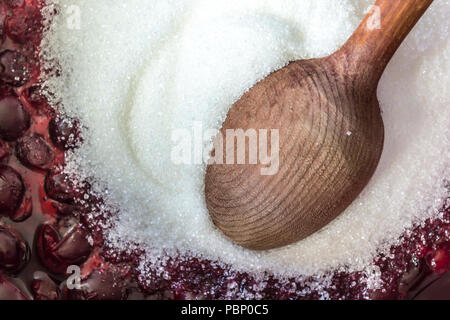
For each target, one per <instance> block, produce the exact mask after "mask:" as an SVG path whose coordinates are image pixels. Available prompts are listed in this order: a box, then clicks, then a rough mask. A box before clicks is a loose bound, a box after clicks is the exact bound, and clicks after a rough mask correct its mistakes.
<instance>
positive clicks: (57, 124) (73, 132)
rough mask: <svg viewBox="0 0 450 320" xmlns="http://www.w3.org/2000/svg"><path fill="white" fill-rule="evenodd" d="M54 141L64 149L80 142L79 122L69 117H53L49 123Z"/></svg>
mask: <svg viewBox="0 0 450 320" xmlns="http://www.w3.org/2000/svg"><path fill="white" fill-rule="evenodd" d="M49 131H50V137H51V139H52V141H53V143H54V144H55V145H56V146H57V147H59V148H61V149H63V150H67V149H71V148H74V147H76V145H77V144H78V143H79V142H80V138H79V137H80V131H79V122H78V121H77V120H74V119H68V118H53V119H52V120H51V121H50V123H49Z"/></svg>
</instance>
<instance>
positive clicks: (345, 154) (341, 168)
mask: <svg viewBox="0 0 450 320" xmlns="http://www.w3.org/2000/svg"><path fill="white" fill-rule="evenodd" d="M431 3H432V0H403V1H397V0H378V1H377V2H376V4H375V6H374V7H373V8H372V10H371V12H370V13H369V14H368V15H367V16H366V17H365V19H364V20H363V22H362V23H361V25H360V26H359V27H358V29H357V30H356V31H355V33H354V34H353V35H352V37H351V38H350V39H349V40H348V41H347V42H346V44H345V45H344V46H343V47H342V48H341V49H339V50H338V51H337V52H335V53H334V54H332V55H330V56H328V57H325V58H320V59H309V60H299V61H294V62H291V63H290V64H288V65H287V66H286V67H284V68H282V69H280V70H278V71H276V72H274V73H272V74H270V75H269V76H268V77H266V78H265V79H263V80H262V81H261V82H259V83H258V84H256V85H255V86H254V87H253V88H251V89H250V90H249V91H248V92H247V93H245V94H244V95H243V97H242V98H241V99H240V100H239V101H237V102H236V103H235V104H234V105H233V106H232V107H231V109H230V111H229V113H228V115H227V118H226V120H225V122H224V123H223V127H222V129H221V136H222V137H223V136H225V135H226V132H227V130H229V129H232V130H237V129H242V130H243V132H246V131H247V130H249V129H250V130H252V129H253V130H256V131H257V132H260V131H259V130H260V129H261V130H268V131H270V130H274V129H275V130H277V132H278V134H279V142H278V143H277V144H271V143H269V145H268V149H269V150H272V148H276V149H278V150H275V151H276V154H277V155H278V158H277V160H278V163H279V169H278V171H277V172H276V173H275V174H273V175H262V174H261V169H262V168H264V167H265V165H263V164H261V163H259V164H210V165H208V167H207V172H206V177H205V196H206V204H207V208H208V210H209V213H210V215H211V219H212V221H213V222H214V224H215V225H216V226H217V228H218V229H220V230H221V231H222V233H223V234H224V235H225V236H226V237H228V238H229V239H230V240H232V241H233V242H235V243H236V244H238V245H241V246H243V247H245V248H248V249H252V250H267V249H273V248H277V247H281V246H285V245H288V244H291V243H293V242H296V241H299V240H301V239H304V238H306V237H308V236H309V235H311V234H313V233H314V232H316V231H318V230H320V229H321V228H323V227H324V226H325V225H327V224H328V223H329V222H331V221H332V220H333V219H335V218H336V217H337V216H338V215H339V214H340V213H342V211H344V210H345V209H346V208H347V207H348V206H349V205H350V204H351V203H352V202H353V201H354V199H355V198H356V197H357V196H358V195H359V194H360V192H361V191H362V190H363V189H364V187H365V186H366V185H367V184H368V182H369V181H370V178H371V177H372V175H373V173H374V172H375V170H376V167H377V164H378V162H379V159H380V157H381V153H382V149H383V141H384V128H383V121H382V117H381V112H380V108H379V103H378V100H377V95H376V93H377V86H378V82H379V79H380V77H381V75H382V74H383V72H384V70H385V68H386V66H387V64H388V62H389V61H390V59H391V58H392V56H393V55H394V53H395V51H396V50H397V48H398V47H399V46H400V44H401V43H402V41H403V40H404V38H405V37H406V36H407V34H408V33H409V32H410V30H411V29H412V28H413V26H414V25H415V24H416V22H417V21H418V20H419V19H420V17H421V16H422V15H423V13H424V12H425V11H426V9H427V8H428V7H429V6H430V5H431ZM374 16H375V18H374ZM374 19H375V22H377V21H378V22H379V23H380V24H379V25H378V26H377V24H376V23H375V24H374ZM267 140H268V141H272V140H271V139H270V138H269V139H267ZM272 151H273V150H272ZM236 152H237V145H236V144H234V143H233V145H232V146H228V145H227V146H226V147H225V150H224V153H225V155H228V154H229V153H232V154H233V155H234V154H236ZM246 159H249V149H248V148H247V149H246ZM361 214H363V213H361ZM349 232H351V230H349Z"/></svg>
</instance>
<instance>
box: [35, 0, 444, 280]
mask: <svg viewBox="0 0 450 320" xmlns="http://www.w3.org/2000/svg"><path fill="white" fill-rule="evenodd" d="M49 4H51V5H50V7H48V8H47V9H45V12H46V14H47V15H48V18H49V21H48V31H47V33H46V36H45V39H44V41H43V43H42V47H43V49H42V50H43V60H44V63H47V64H49V65H54V61H58V63H59V65H60V67H61V75H60V76H58V77H53V76H49V77H48V78H47V79H46V85H47V86H48V88H49V89H50V90H51V91H52V92H53V95H54V99H55V103H58V104H59V105H60V106H62V108H63V109H64V110H65V112H66V113H68V114H69V115H71V116H76V117H78V118H80V119H81V121H82V123H83V124H84V125H85V126H86V127H87V129H86V130H85V131H84V139H85V143H84V144H83V146H82V147H81V148H80V149H78V150H76V151H75V152H74V153H72V154H69V155H68V170H74V171H77V172H78V173H82V174H84V175H86V176H88V177H91V176H93V177H95V178H96V186H97V188H98V190H104V189H105V188H107V193H106V192H105V193H104V195H103V196H104V197H106V199H107V203H108V206H110V207H113V208H116V209H118V210H119V213H118V215H117V221H114V227H113V228H112V229H111V230H109V233H108V235H109V239H110V242H111V244H112V245H113V246H116V247H118V248H127V246H128V243H139V244H141V245H143V246H146V247H148V248H152V249H153V250H149V252H160V251H162V250H164V251H165V252H168V253H169V254H171V253H173V254H175V253H176V252H179V253H181V254H186V255H193V256H201V257H204V258H207V259H211V260H218V261H220V262H222V263H225V264H229V265H232V266H233V267H234V268H235V269H236V270H245V271H250V272H252V271H255V272H257V271H263V270H264V271H269V272H272V273H275V274H283V275H297V274H303V275H312V274H320V273H324V272H326V271H328V270H330V269H334V268H338V267H342V266H347V267H348V268H349V269H350V270H361V269H363V268H364V267H366V266H367V265H369V264H370V262H371V260H372V258H373V257H374V255H375V254H376V252H377V250H383V249H385V248H387V247H388V246H389V245H390V244H392V243H393V242H394V241H395V239H397V237H398V236H399V235H400V234H401V233H402V232H404V231H405V229H407V228H408V227H411V226H412V224H413V223H420V221H423V220H424V219H425V218H427V217H429V216H431V215H435V214H436V212H437V210H436V209H437V208H439V206H440V205H441V203H442V201H443V199H445V198H446V197H448V190H446V189H445V187H444V182H443V178H449V177H450V172H449V164H450V163H449V159H450V112H449V109H448V108H449V103H450V92H449V90H450V75H449V70H450V41H449V39H448V33H449V30H448V27H449V24H450V22H449V21H450V6H449V1H448V0H436V1H435V2H434V4H433V5H432V7H431V8H430V9H429V11H428V12H427V13H426V16H425V17H424V18H423V19H422V20H421V21H420V23H419V24H418V26H416V28H415V29H414V30H413V32H412V33H411V34H410V36H409V37H408V39H407V40H406V42H405V43H404V44H403V45H402V47H401V48H400V50H399V52H398V53H397V54H396V56H395V57H394V59H393V61H392V63H391V64H390V65H389V67H388V69H387V71H386V73H385V75H384V76H383V79H382V81H381V84H380V88H379V99H380V103H381V107H382V110H383V118H384V121H385V126H386V145H385V150H384V154H383V156H382V159H381V163H380V165H379V168H378V170H377V172H376V174H375V176H374V178H373V180H372V181H371V183H370V185H369V186H368V187H367V188H366V189H365V190H364V192H363V193H362V194H361V196H360V197H359V198H358V199H357V200H356V201H355V202H354V203H353V204H352V205H351V206H350V207H349V208H348V210H346V212H345V213H343V214H342V215H341V216H340V217H339V218H338V219H337V220H335V221H334V222H333V223H331V224H330V225H328V226H327V227H326V228H325V229H323V230H321V231H320V232H318V233H316V234H314V235H313V236H311V237H309V238H307V239H306V240H303V241H301V242H299V243H296V244H294V245H291V246H289V247H285V248H281V249H277V250H271V251H268V252H258V253H256V252H250V251H248V250H245V249H242V248H240V247H237V246H234V245H233V244H232V243H230V242H229V241H227V240H226V239H224V238H223V237H222V235H221V234H220V233H219V232H218V231H217V230H216V229H215V228H214V226H213V225H212V223H211V221H210V220H209V216H208V212H207V210H206V207H205V201H204V193H203V180H204V173H205V166H204V165H200V164H198V165H176V164H174V163H173V162H172V161H171V149H172V147H173V141H172V140H171V133H172V132H173V131H174V130H176V129H182V128H186V129H190V130H193V129H192V128H193V126H195V125H198V124H199V123H202V125H203V128H218V127H220V124H221V123H222V120H223V119H224V117H225V115H226V113H227V110H228V108H229V107H230V106H231V105H232V104H233V102H234V101H236V100H237V99H238V98H239V97H240V96H241V95H242V94H243V93H244V92H245V91H246V90H247V89H248V88H250V87H251V86H252V85H253V84H255V83H256V82H257V81H258V80H259V79H261V78H263V77H264V76H266V75H267V74H269V73H270V72H271V71H273V70H275V69H278V68H280V67H282V66H284V65H285V64H286V63H287V62H288V61H290V60H294V59H302V58H309V57H319V56H324V55H326V54H329V53H331V52H333V51H334V50H335V49H337V48H338V47H339V46H340V45H342V44H343V43H344V41H345V40H346V39H347V38H348V36H350V34H351V33H352V32H353V30H354V29H355V28H356V27H357V25H358V24H359V22H360V21H361V19H362V17H363V15H364V12H365V11H366V10H367V9H368V8H369V6H370V5H371V4H372V1H371V0H214V1H211V0H152V1H143V0H95V1H84V0H49ZM55 5H56V6H57V7H58V8H59V9H58V12H59V13H58V14H57V15H56V16H55V15H54V13H53V8H54V6H55ZM203 143H204V145H205V146H207V145H208V143H209V141H203ZM149 254H153V253H149ZM149 260H151V257H150V258H149Z"/></svg>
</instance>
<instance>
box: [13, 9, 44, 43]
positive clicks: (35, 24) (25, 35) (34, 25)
mask: <svg viewBox="0 0 450 320" xmlns="http://www.w3.org/2000/svg"><path fill="white" fill-rule="evenodd" d="M41 20H42V19H41V14H40V11H39V9H38V8H36V7H34V6H26V7H24V8H17V9H15V10H14V11H13V14H12V15H11V16H10V17H9V18H8V19H7V20H6V34H7V35H8V37H10V38H11V39H12V40H14V41H16V42H19V43H25V42H27V41H32V40H34V39H38V38H39V36H38V33H39V30H41V28H42V25H41Z"/></svg>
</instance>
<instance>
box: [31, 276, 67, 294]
mask: <svg viewBox="0 0 450 320" xmlns="http://www.w3.org/2000/svg"><path fill="white" fill-rule="evenodd" d="M31 291H32V292H33V297H34V299H35V300H60V299H61V291H60V290H59V288H58V286H57V285H56V283H55V282H54V281H53V280H52V279H51V278H50V277H49V276H48V275H47V274H46V273H45V272H42V271H36V272H35V273H34V274H33V280H32V281H31Z"/></svg>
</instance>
